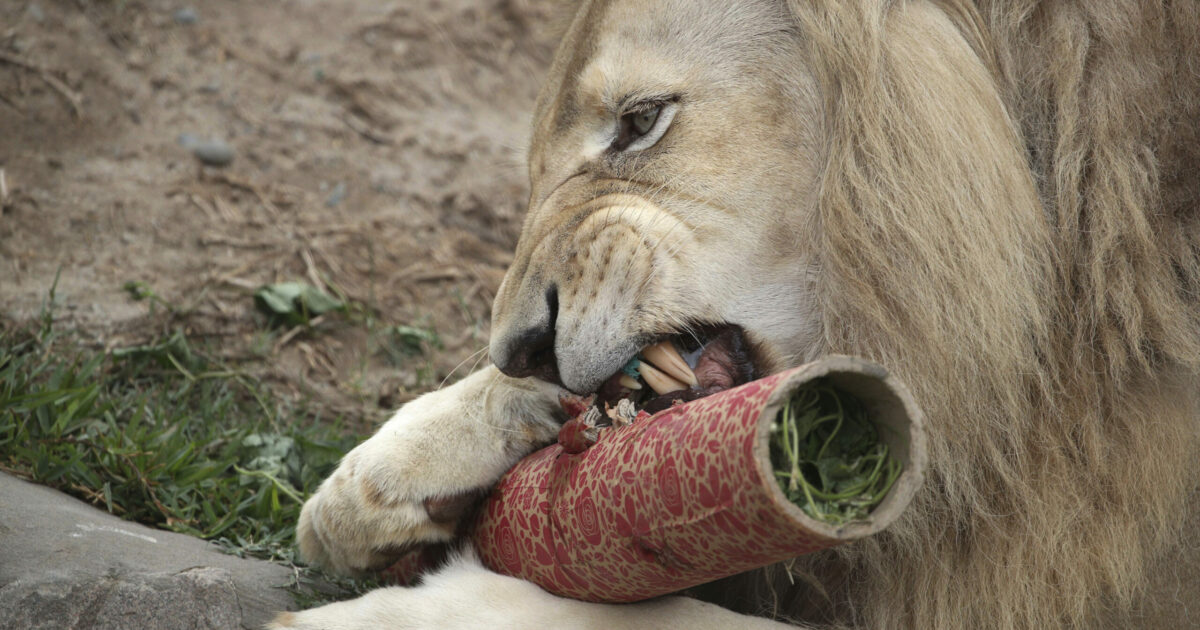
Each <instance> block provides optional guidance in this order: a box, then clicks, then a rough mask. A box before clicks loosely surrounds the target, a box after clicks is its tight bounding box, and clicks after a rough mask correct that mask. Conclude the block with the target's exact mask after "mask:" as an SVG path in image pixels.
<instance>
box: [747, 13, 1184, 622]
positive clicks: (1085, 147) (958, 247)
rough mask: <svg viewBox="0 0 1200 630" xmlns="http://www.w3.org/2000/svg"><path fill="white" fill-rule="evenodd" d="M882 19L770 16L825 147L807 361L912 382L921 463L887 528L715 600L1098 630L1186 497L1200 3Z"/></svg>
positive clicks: (1137, 581) (1137, 579)
mask: <svg viewBox="0 0 1200 630" xmlns="http://www.w3.org/2000/svg"><path fill="white" fill-rule="evenodd" d="M904 4H905V3H896V2H885V1H878V2H842V1H839V0H817V1H811V0H804V1H799V0H797V1H795V2H792V3H791V5H792V9H793V12H794V13H795V14H796V17H797V19H798V20H799V23H800V29H799V32H800V33H801V34H802V37H804V38H805V40H806V45H807V47H808V50H809V60H808V62H809V64H810V69H811V70H812V71H813V72H814V73H815V76H816V78H817V80H818V83H819V84H820V86H821V88H822V93H823V97H824V99H825V108H824V111H825V116H826V118H825V120H823V121H821V124H822V125H823V126H824V129H825V130H826V136H827V138H828V139H829V141H828V144H827V146H826V150H827V151H828V152H829V153H828V155H827V156H824V157H825V162H824V163H825V164H826V165H827V166H826V171H825V172H824V175H823V178H822V182H821V190H820V202H819V208H818V213H819V214H818V219H819V226H818V229H817V230H815V231H814V236H813V239H814V240H813V242H812V243H810V244H809V245H811V246H812V247H813V248H815V250H816V251H818V252H819V253H820V258H819V267H820V268H819V278H820V280H819V283H820V284H819V299H820V301H821V307H822V312H823V317H824V322H823V323H824V331H825V344H826V347H824V348H822V350H824V351H829V352H843V353H848V354H857V355H863V356H868V357H872V358H875V359H877V360H879V361H880V362H882V363H884V364H885V365H890V366H893V367H894V369H895V370H896V371H897V372H898V373H899V374H900V375H901V376H902V377H903V378H904V379H905V380H906V381H907V382H908V383H909V384H911V385H912V386H913V388H914V390H915V391H916V393H917V395H918V399H919V400H920V401H921V402H922V405H923V406H924V407H925V409H926V412H927V415H928V418H929V424H930V427H931V433H932V435H931V462H932V464H933V470H932V472H931V474H930V475H929V478H928V481H927V484H926V486H925V488H924V489H923V491H922V494H921V496H920V498H919V499H918V501H917V502H916V504H915V505H914V507H913V508H912V509H911V510H910V511H909V514H908V515H907V516H906V518H905V519H904V521H903V522H902V523H900V524H898V525H897V526H895V527H894V528H893V529H892V530H890V531H889V532H888V533H887V534H886V535H885V536H881V537H878V538H876V539H874V540H871V541H866V542H864V543H861V544H857V545H854V546H851V548H849V549H846V550H843V551H840V552H836V554H830V555H829V556H826V557H824V558H818V559H816V560H815V561H814V562H812V563H811V564H809V565H808V566H804V567H796V570H795V571H793V572H792V573H793V575H792V576H788V579H783V578H782V577H780V578H779V579H776V580H774V581H773V582H770V583H764V582H763V581H762V580H761V578H760V579H757V581H754V580H750V581H747V582H746V585H747V586H746V587H747V588H748V589H749V593H747V592H746V591H740V592H739V595H737V597H738V598H740V599H739V602H740V603H741V607H743V608H745V607H746V606H751V607H753V606H759V607H767V608H770V609H772V610H774V611H776V612H777V613H780V614H785V615H786V614H795V615H797V616H799V617H803V618H805V619H806V620H809V619H811V618H812V616H813V615H816V616H817V617H824V618H826V619H827V620H832V621H838V622H841V623H847V624H852V625H861V626H864V627H870V628H906V629H913V628H922V629H945V630H951V629H954V630H958V629H963V628H1026V629H1029V628H1050V627H1068V628H1069V627H1079V628H1085V627H1086V628H1091V627H1095V624H1096V623H1097V622H1096V619H1097V615H1100V616H1102V617H1104V618H1107V619H1109V620H1112V619H1114V618H1117V619H1119V618H1121V616H1122V614H1123V613H1121V612H1120V611H1122V610H1126V609H1128V608H1129V607H1130V604H1131V602H1132V601H1134V599H1135V598H1136V597H1137V596H1138V594H1139V589H1140V588H1141V585H1143V584H1144V583H1145V580H1146V571H1147V567H1148V564H1149V563H1150V562H1152V561H1153V560H1154V559H1155V557H1156V556H1157V555H1159V554H1161V553H1162V552H1163V551H1164V549H1165V548H1166V545H1168V544H1169V543H1170V542H1171V541H1173V540H1174V539H1175V538H1176V537H1177V536H1178V532H1179V528H1180V525H1181V522H1182V519H1183V517H1184V514H1185V511H1186V504H1187V500H1188V496H1189V493H1190V492H1191V491H1192V489H1193V488H1194V486H1195V483H1196V480H1197V473H1196V470H1197V468H1196V464H1197V455H1196V453H1197V433H1198V430H1197V427H1198V420H1197V409H1198V408H1200V407H1198V404H1197V391H1196V390H1197V383H1198V382H1200V381H1198V379H1197V372H1198V368H1200V297H1198V296H1200V224H1198V222H1197V221H1198V219H1200V215H1198V212H1197V210H1198V208H1197V205H1198V200H1200V178H1197V176H1196V173H1197V172H1200V137H1197V135H1198V131H1197V129H1198V128H1200V122H1198V121H1200V28H1197V25H1200V3H1195V2H1191V1H1179V2H1170V1H1167V2H1141V1H1138V0H1102V1H1093V2H1038V1H1036V0H1018V1H1011V0H981V1H980V2H978V3H962V2H955V1H954V0H943V1H941V2H936V3H934V4H935V5H936V9H932V8H930V9H919V8H916V7H907V8H908V9H911V10H913V11H918V10H924V11H928V12H930V13H933V12H939V14H938V15H937V16H936V17H934V18H929V15H926V16H925V17H927V18H929V19H928V20H925V21H914V20H912V19H907V18H901V17H899V16H900V15H901V13H902V12H901V11H900V10H899V9H900V8H901V7H902V6H903V5H904ZM910 17H911V15H910ZM931 23H932V24H943V25H945V26H946V28H945V29H938V28H933V29H930V28H929V24H931ZM931 51H933V52H931ZM930 86H934V88H931V87H930ZM939 86H940V88H939ZM796 574H800V575H801V577H803V576H804V575H806V574H812V575H815V576H817V577H818V580H819V582H820V583H822V584H823V588H817V589H816V590H815V591H814V589H812V588H800V587H794V586H792V585H791V582H792V581H793V580H795V579H796V577H795V576H796ZM723 586H724V587H725V588H729V585H728V584H726V585H723ZM813 592H817V593H822V595H819V596H816V597H814V596H812V595H810V593H813ZM747 597H750V598H752V599H750V600H748V599H746V598H747ZM751 601H752V602H754V603H752V604H751V603H749V602H751ZM726 603H731V602H730V601H729V600H726ZM1118 623H1119V622H1118Z"/></svg>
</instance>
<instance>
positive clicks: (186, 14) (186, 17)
mask: <svg viewBox="0 0 1200 630" xmlns="http://www.w3.org/2000/svg"><path fill="white" fill-rule="evenodd" d="M172 17H173V18H175V23H176V24H182V25H183V26H191V25H193V24H195V23H196V22H199V21H200V14H198V13H196V9H194V8H192V7H184V8H182V9H179V10H178V11H176V12H175V14H174V15H173V16H172Z"/></svg>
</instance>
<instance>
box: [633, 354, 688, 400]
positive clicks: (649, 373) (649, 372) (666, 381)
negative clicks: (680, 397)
mask: <svg viewBox="0 0 1200 630" xmlns="http://www.w3.org/2000/svg"><path fill="white" fill-rule="evenodd" d="M638 372H640V373H641V375H642V378H644V379H646V384H647V385H649V386H650V389H653V390H654V391H655V393H658V394H669V393H671V392H677V391H679V390H681V389H687V385H685V384H684V383H683V382H681V381H677V380H675V379H674V378H671V377H670V376H668V375H666V374H664V373H663V372H661V371H660V370H658V368H655V367H654V366H653V365H650V363H649V362H646V361H642V364H641V365H640V366H638Z"/></svg>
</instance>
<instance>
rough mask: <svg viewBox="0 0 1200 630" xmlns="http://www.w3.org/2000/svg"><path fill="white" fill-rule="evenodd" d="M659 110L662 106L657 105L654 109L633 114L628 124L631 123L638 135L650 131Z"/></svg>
mask: <svg viewBox="0 0 1200 630" xmlns="http://www.w3.org/2000/svg"><path fill="white" fill-rule="evenodd" d="M661 111H662V107H661V106H659V107H655V108H654V109H650V110H647V111H644V112H638V113H636V114H633V115H632V116H633V118H632V120H630V124H631V125H633V129H634V131H636V132H637V134H638V135H639V136H644V135H646V134H648V133H650V130H651V129H653V128H654V121H656V120H658V114H659V112H661ZM627 115H628V114H627Z"/></svg>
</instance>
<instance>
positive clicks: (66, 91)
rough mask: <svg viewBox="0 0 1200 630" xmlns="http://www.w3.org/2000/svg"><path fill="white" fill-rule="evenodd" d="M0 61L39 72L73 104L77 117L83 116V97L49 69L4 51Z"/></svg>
mask: <svg viewBox="0 0 1200 630" xmlns="http://www.w3.org/2000/svg"><path fill="white" fill-rule="evenodd" d="M0 61H3V62H5V63H7V64H10V65H14V66H17V67H18V68H22V69H24V70H28V71H29V72H33V73H35V74H37V75H38V78H40V79H41V80H42V81H43V82H45V84H46V85H48V86H50V88H51V89H52V90H54V91H55V92H58V93H59V95H60V96H62V97H63V98H65V99H67V102H68V103H70V105H71V111H72V113H74V114H75V118H83V105H82V102H83V99H82V97H80V96H79V94H77V93H76V92H75V91H74V90H72V89H71V88H69V87H67V84H66V83H63V82H62V81H60V80H59V79H58V78H57V77H55V76H54V75H53V74H52V73H51V72H50V70H49V69H47V68H45V67H44V66H40V65H38V64H36V63H34V62H32V61H28V60H26V59H22V58H20V57H17V56H16V55H10V54H8V53H6V52H4V51H0Z"/></svg>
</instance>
